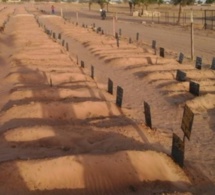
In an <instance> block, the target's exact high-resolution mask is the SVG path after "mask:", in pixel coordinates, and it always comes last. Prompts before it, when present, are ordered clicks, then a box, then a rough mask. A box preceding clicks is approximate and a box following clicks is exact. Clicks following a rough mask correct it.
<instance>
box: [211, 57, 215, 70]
mask: <svg viewBox="0 0 215 195" xmlns="http://www.w3.org/2000/svg"><path fill="white" fill-rule="evenodd" d="M211 69H212V70H215V57H214V58H213V60H212V64H211Z"/></svg>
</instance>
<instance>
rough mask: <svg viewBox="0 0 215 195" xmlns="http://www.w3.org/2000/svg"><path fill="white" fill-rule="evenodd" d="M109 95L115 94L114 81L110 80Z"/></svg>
mask: <svg viewBox="0 0 215 195" xmlns="http://www.w3.org/2000/svg"><path fill="white" fill-rule="evenodd" d="M108 93H110V94H113V81H112V80H111V79H109V78H108Z"/></svg>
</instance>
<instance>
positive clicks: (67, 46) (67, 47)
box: [66, 43, 69, 51]
mask: <svg viewBox="0 0 215 195" xmlns="http://www.w3.org/2000/svg"><path fill="white" fill-rule="evenodd" d="M66 50H67V51H69V44H68V43H66Z"/></svg>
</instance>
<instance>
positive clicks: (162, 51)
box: [160, 47, 165, 58]
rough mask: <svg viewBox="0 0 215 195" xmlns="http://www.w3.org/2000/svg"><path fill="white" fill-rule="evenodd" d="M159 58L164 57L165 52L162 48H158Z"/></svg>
mask: <svg viewBox="0 0 215 195" xmlns="http://www.w3.org/2000/svg"><path fill="white" fill-rule="evenodd" d="M160 57H163V58H164V57H165V50H164V48H162V47H160Z"/></svg>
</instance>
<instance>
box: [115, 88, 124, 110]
mask: <svg viewBox="0 0 215 195" xmlns="http://www.w3.org/2000/svg"><path fill="white" fill-rule="evenodd" d="M122 98H123V89H122V88H121V87H119V86H117V92H116V105H117V106H119V107H122Z"/></svg>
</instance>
